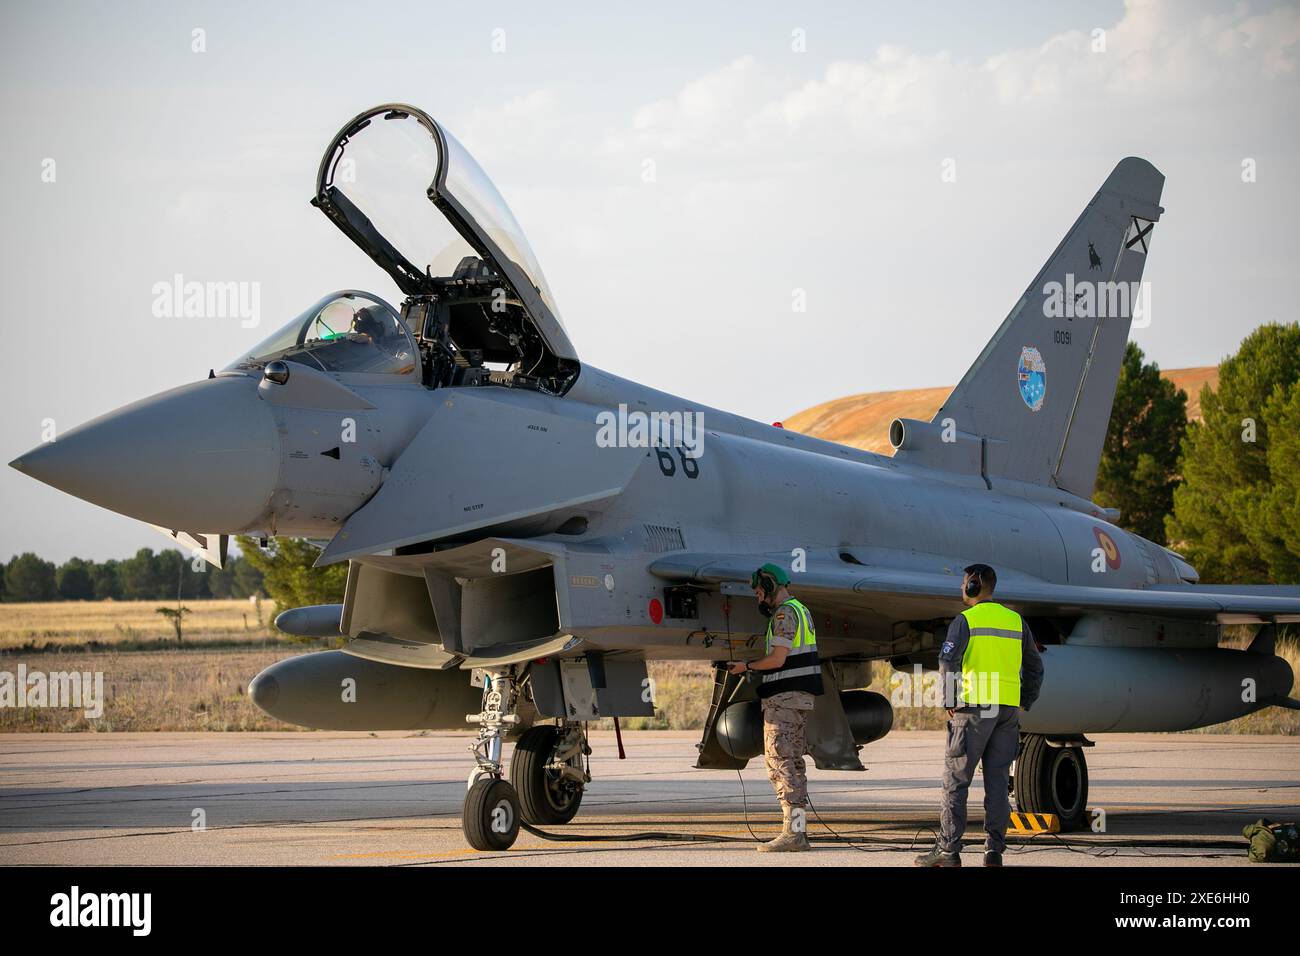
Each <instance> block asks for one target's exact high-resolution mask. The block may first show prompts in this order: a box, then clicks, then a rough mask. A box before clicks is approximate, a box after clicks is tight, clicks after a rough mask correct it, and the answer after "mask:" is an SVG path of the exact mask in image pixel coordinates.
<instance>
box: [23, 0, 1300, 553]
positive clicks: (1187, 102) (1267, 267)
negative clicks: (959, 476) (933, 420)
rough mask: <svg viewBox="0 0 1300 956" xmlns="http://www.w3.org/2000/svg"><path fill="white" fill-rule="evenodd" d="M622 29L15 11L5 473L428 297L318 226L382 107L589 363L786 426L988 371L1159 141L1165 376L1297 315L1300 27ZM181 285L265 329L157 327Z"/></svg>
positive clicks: (556, 17) (1175, 10)
mask: <svg viewBox="0 0 1300 956" xmlns="http://www.w3.org/2000/svg"><path fill="white" fill-rule="evenodd" d="M610 6H612V5H603V4H583V3H564V4H560V5H542V4H535V3H529V4H524V3H519V4H493V5H490V7H489V5H466V4H463V3H462V4H444V3H431V2H419V3H385V2H381V0H375V2H372V3H369V4H366V5H365V6H364V7H358V6H357V5H355V4H343V3H329V2H312V3H283V4H275V5H263V4H255V3H221V4H216V3H212V4H208V3H184V2H180V3H133V2H122V3H113V4H105V3H66V2H65V3H61V2H43V3H26V2H21V0H19V2H15V0H7V2H6V3H5V4H4V5H3V8H2V9H0V119H2V120H3V127H4V130H5V135H4V146H3V149H0V188H3V199H4V215H3V216H2V217H0V235H2V238H0V271H2V273H3V277H4V280H5V281H4V287H5V288H7V289H8V290H9V292H8V295H9V297H10V306H11V308H10V309H9V310H8V313H9V314H8V316H7V318H6V320H5V322H4V329H5V333H4V348H3V350H2V351H0V363H2V364H0V373H2V374H0V401H2V402H3V406H2V407H3V408H4V409H5V412H4V414H3V415H2V416H0V452H3V456H0V461H8V460H9V459H11V458H14V457H17V456H18V455H20V454H21V453H23V452H25V451H27V450H28V449H30V448H32V447H34V446H36V445H37V444H39V443H40V442H41V440H42V435H43V431H44V430H46V429H47V428H48V427H49V426H50V425H51V424H53V427H54V428H55V429H56V430H66V429H68V428H71V427H73V426H75V425H78V424H80V423H81V422H84V421H86V420H88V419H90V418H93V417H95V416H97V415H100V414H102V413H104V412H107V411H110V410H112V409H114V408H117V407H119V406H121V405H124V404H126V403H128V402H131V401H135V400H137V399H139V398H143V397H145V396H147V395H150V394H153V393H156V392H159V391H162V390H164V389H167V388H170V387H173V386H175V385H179V384H182V383H184V382H187V381H192V380H194V379H197V378H201V377H204V376H205V375H206V374H207V372H208V369H209V368H211V367H214V366H215V367H217V368H220V367H222V366H224V365H226V364H227V363H228V362H230V361H231V360H232V359H233V358H234V357H236V356H237V355H238V354H240V353H241V351H243V350H245V349H247V348H248V347H250V346H251V345H253V344H254V343H255V342H257V341H259V340H261V339H262V338H264V337H265V336H266V335H268V334H270V333H271V332H273V331H274V330H275V329H276V328H277V327H279V326H280V325H282V324H284V323H285V322H286V321H288V320H289V319H290V318H292V317H293V316H294V315H297V314H298V313H299V312H301V311H302V310H303V309H304V308H305V307H306V306H307V305H309V304H310V303H311V302H313V301H315V300H316V299H318V298H319V297H321V296H322V295H323V294H325V293H327V292H329V291H331V290H334V289H339V288H361V289H366V290H369V291H372V292H375V293H378V294H380V295H382V296H384V297H385V298H388V299H389V300H390V301H393V302H394V304H397V302H398V301H400V296H399V295H398V293H397V290H396V289H395V287H394V286H393V284H392V282H391V280H389V278H388V277H387V276H386V275H385V274H384V273H383V272H381V271H380V270H379V269H378V268H377V267H376V266H375V265H374V264H373V263H372V262H371V261H370V260H369V259H368V258H366V257H365V255H363V254H362V253H361V252H360V251H359V250H357V249H356V248H355V247H354V246H352V245H351V243H350V242H349V241H348V240H347V239H346V238H345V237H344V236H343V235H342V234H341V233H339V232H338V231H337V230H336V229H335V228H334V227H333V226H332V225H330V224H329V222H328V221H327V220H326V219H325V218H324V216H322V215H321V214H320V213H319V212H318V211H317V210H315V209H313V208H312V207H311V206H310V205H309V203H308V200H309V199H310V197H311V195H312V192H313V189H314V181H315V175H316V169H317V165H318V163H319V161H320V157H321V154H322V152H323V151H324V149H325V147H326V145H327V144H328V143H329V141H330V139H331V138H332V136H333V135H334V134H335V133H336V132H337V130H338V129H339V128H340V127H341V126H342V125H343V124H344V122H346V121H347V120H348V119H349V118H350V117H352V116H353V115H355V114H356V113H358V112H361V111H362V110H364V109H365V108H367V107H369V106H373V105H376V104H379V103H384V102H409V103H412V104H415V105H417V106H419V107H421V108H423V109H425V110H426V111H428V112H429V113H431V114H432V115H434V116H436V117H438V119H439V120H440V121H441V122H443V123H444V124H445V125H446V126H447V127H448V128H449V129H450V130H452V131H453V132H454V133H455V135H456V136H457V137H458V138H459V139H460V141H461V142H462V143H464V144H465V146H466V147H467V148H468V149H469V150H470V152H471V153H473V155H474V156H475V157H476V158H477V160H478V161H479V163H480V164H481V165H482V166H483V167H484V169H485V170H486V171H487V172H488V174H489V175H490V176H491V177H492V179H493V181H494V182H495V183H496V185H497V187H498V189H499V190H500V191H501V193H502V194H503V195H504V196H505V198H506V200H507V201H508V202H509V203H510V205H511V208H512V209H513V211H514V213H515V216H516V218H517V219H518V220H519V222H520V223H521V224H522V226H523V228H524V230H525V232H526V234H527V236H528V238H529V241H530V242H531V244H532V246H533V249H534V251H535V253H536V254H537V257H538V259H539V260H540V262H541V264H542V267H543V268H544V270H545V275H546V279H547V281H548V283H549V285H550V287H551V290H552V291H553V293H554V296H555V299H556V301H557V303H558V308H559V311H560V314H561V317H562V320H563V322H564V325H565V327H566V329H567V331H568V334H569V338H570V340H571V341H572V342H573V343H574V345H575V346H576V348H577V351H578V354H579V357H580V358H581V360H582V361H583V362H584V363H587V364H591V365H595V366H597V367H599V368H602V369H605V370H607V371H610V372H613V373H615V374H618V375H621V376H624V377H627V378H631V379H635V380H638V381H642V382H645V383H647V384H650V385H653V386H655V387H658V388H661V389H664V390H666V391H669V392H672V393H675V394H680V395H683V396H686V397H689V398H690V399H693V400H696V401H700V402H703V403H705V404H707V405H711V406H714V407H719V408H723V409H726V410H729V411H734V412H738V413H740V414H743V415H747V416H750V417H752V418H756V419H760V420H765V421H774V420H779V419H781V418H784V417H787V416H789V415H791V414H793V413H794V412H796V411H799V410H801V409H803V408H806V407H809V406H811V405H814V404H817V403H819V402H823V401H826V400H829V399H832V398H838V397H841V396H844V395H849V394H854V393H859V392H868V391H878V390H888V389H899V388H915V387H925V386H936V385H945V384H953V383H955V382H956V381H957V380H958V379H959V378H960V377H961V375H962V374H963V373H964V372H965V370H966V369H967V367H968V366H969V365H970V363H971V362H972V361H973V360H974V358H975V356H976V355H977V354H978V353H979V351H980V349H981V348H982V347H983V345H984V343H985V342H986V341H987V339H988V338H989V337H990V336H991V335H992V334H993V332H994V331H995V330H996V328H997V327H998V325H999V324H1000V323H1001V321H1002V320H1003V318H1004V317H1005V316H1006V314H1007V312H1008V311H1009V309H1010V308H1011V307H1012V305H1014V303H1015V301H1016V300H1017V299H1018V298H1019V296H1020V294H1021V293H1022V292H1023V291H1024V289H1025V288H1026V286H1027V285H1028V284H1029V283H1030V281H1031V280H1032V279H1033V277H1034V275H1035V273H1036V272H1037V270H1038V269H1039V268H1040V266H1041V265H1042V264H1043V262H1044V261H1045V260H1046V259H1047V257H1048V256H1049V254H1050V253H1051V251H1052V249H1053V248H1054V247H1055V245H1056V243H1057V242H1058V241H1059V240H1060V239H1061V237H1062V236H1063V235H1064V234H1065V232H1066V230H1067V229H1068V228H1069V227H1070V225H1071V224H1072V223H1073V221H1074V219H1075V217H1076V216H1077V215H1078V213H1079V212H1080V211H1081V210H1082V208H1083V207H1084V205H1086V203H1087V202H1088V201H1089V200H1090V199H1091V197H1092V195H1093V193H1094V192H1095V191H1096V189H1097V188H1098V186H1100V184H1101V183H1102V181H1103V180H1104V179H1105V177H1106V175H1107V174H1108V173H1109V171H1110V170H1111V169H1112V168H1113V167H1114V165H1115V163H1116V162H1118V161H1119V160H1120V159H1121V158H1123V157H1125V156H1130V155H1137V156H1143V157H1145V158H1147V159H1149V160H1150V161H1151V162H1153V163H1154V164H1155V165H1156V166H1157V167H1158V168H1159V169H1160V170H1161V171H1162V172H1163V173H1164V174H1165V176H1166V177H1167V178H1166V184H1165V192H1164V197H1163V200H1162V203H1163V205H1164V207H1165V209H1166V212H1165V215H1164V217H1163V218H1162V220H1161V222H1160V224H1159V226H1158V227H1157V229H1156V233H1155V235H1154V236H1153V241H1152V244H1151V253H1150V255H1149V257H1148V265H1147V269H1146V274H1145V276H1144V278H1145V279H1146V280H1147V281H1148V282H1149V283H1150V313H1151V321H1150V324H1149V326H1148V327H1146V328H1142V329H1135V330H1134V333H1133V338H1134V339H1135V340H1136V341H1137V342H1138V344H1139V345H1141V346H1142V348H1143V349H1144V350H1145V352H1146V354H1147V356H1148V358H1149V359H1150V360H1153V361H1156V362H1158V363H1159V364H1160V365H1161V366H1162V367H1165V368H1179V367H1185V366H1191V365H1207V364H1214V363H1216V362H1218V361H1219V360H1220V359H1221V358H1223V357H1224V356H1225V355H1228V354H1230V353H1232V352H1233V351H1235V349H1236V347H1237V344H1238V343H1239V342H1240V340H1241V339H1242V338H1243V337H1244V336H1245V335H1246V334H1247V333H1249V332H1250V331H1251V330H1252V329H1253V328H1255V327H1256V326H1258V325H1259V324H1261V323H1263V322H1269V321H1294V320H1295V319H1296V314H1295V313H1296V310H1295V306H1294V304H1293V303H1294V296H1293V294H1292V289H1291V282H1292V276H1294V275H1295V274H1296V267H1295V261H1296V252H1297V240H1296V238H1295V229H1296V226H1295V224H1296V223H1297V222H1298V221H1300V215H1298V214H1300V186H1298V184H1297V171H1298V170H1300V163H1298V162H1297V160H1298V159H1300V156H1298V155H1297V146H1298V142H1297V140H1298V138H1300V132H1298V131H1300V122H1297V120H1300V109H1298V108H1297V107H1298V106H1300V82H1298V78H1297V57H1298V56H1300V49H1298V47H1297V41H1298V40H1300V8H1297V6H1296V5H1295V4H1279V3H1255V2H1252V3H1209V2H1200V0H1180V2H1172V0H1130V2H1128V3H1120V2H1100V3H1097V2H1094V3H1075V2H1061V3H1041V2H1025V3H999V4H969V3H962V2H926V3H918V4H898V3H892V2H891V3H884V2H881V3H842V4H834V3H823V4H818V3H810V4H799V5H791V4H786V3H771V2H756V3H747V4H744V5H743V6H742V5H738V4H737V5H721V4H717V5H705V4H699V3H680V4H679V3H660V2H656V3H653V4H637V5H628V8H627V9H623V10H614V9H609V8H608V7H610ZM1243 168H1249V169H1250V170H1251V173H1252V174H1251V175H1249V176H1246V177H1243ZM945 173H946V174H947V175H945ZM1244 179H1246V180H1250V181H1243V180H1244ZM176 275H180V276H183V277H184V280H185V281H194V280H197V281H201V282H239V283H245V284H246V287H250V288H251V287H252V286H253V285H254V284H255V285H256V288H257V289H258V293H259V298H258V309H257V315H256V319H257V321H256V324H254V323H253V321H252V318H253V317H252V316H249V315H231V316H229V317H225V318H212V317H207V318H185V317H183V316H173V315H166V314H164V315H162V316H160V315H158V314H157V313H158V311H159V310H158V309H157V308H156V302H155V299H156V297H157V295H156V291H155V287H156V286H157V284H158V283H160V282H163V283H166V282H171V281H172V280H173V277H174V276H176ZM163 311H164V312H166V310H163ZM0 502H2V504H0V559H8V558H9V557H10V556H12V555H13V554H16V553H21V552H23V551H29V550H30V551H36V552H37V553H39V554H41V555H42V556H44V557H46V558H49V559H52V560H57V561H62V560H65V559H66V558H67V557H69V556H71V555H74V554H76V555H80V556H82V557H87V558H94V559H97V560H102V559H105V558H108V557H121V556H124V555H126V554H130V553H132V552H134V551H135V549H137V548H139V547H145V546H148V547H154V548H157V547H160V546H163V545H165V544H166V541H165V539H163V538H162V537H160V536H159V535H158V534H157V533H156V532H154V531H152V530H151V529H149V528H148V527H146V526H144V525H142V524H140V523H138V522H135V521H132V520H131V519H128V518H124V517H121V516H117V515H113V514H111V513H109V512H106V511H103V510H101V509H98V508H96V507H94V506H92V505H90V504H87V503H84V502H81V501H78V500H76V499H74V498H71V497H69V496H67V495H65V494H62V493H61V492H58V491H55V490H54V489H52V488H48V487H46V486H44V485H41V484H40V483H38V482H35V481H32V480H31V479H28V478H25V477H23V476H22V475H20V474H18V473H17V472H15V471H13V470H12V469H8V468H5V469H2V470H0Z"/></svg>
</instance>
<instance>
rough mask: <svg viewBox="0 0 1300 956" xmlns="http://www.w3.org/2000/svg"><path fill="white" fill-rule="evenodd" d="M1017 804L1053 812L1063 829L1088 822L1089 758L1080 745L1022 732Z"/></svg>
mask: <svg viewBox="0 0 1300 956" xmlns="http://www.w3.org/2000/svg"><path fill="white" fill-rule="evenodd" d="M1015 794H1016V808H1017V809H1018V810H1020V812H1022V813H1054V814H1056V816H1058V817H1059V818H1060V820H1061V830H1062V832H1069V831H1071V830H1081V829H1083V828H1084V827H1086V826H1087V822H1088V762H1087V760H1086V759H1085V757H1084V755H1083V748H1082V747H1053V746H1051V745H1050V744H1048V742H1047V738H1046V737H1044V736H1043V735H1042V734H1025V735H1024V736H1023V737H1021V740H1020V756H1019V757H1018V758H1017V760H1016V778H1015Z"/></svg>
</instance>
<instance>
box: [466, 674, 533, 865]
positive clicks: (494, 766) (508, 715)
mask: <svg viewBox="0 0 1300 956" xmlns="http://www.w3.org/2000/svg"><path fill="white" fill-rule="evenodd" d="M518 700H519V683H518V679H517V676H516V674H515V669H514V668H513V667H511V668H509V669H508V670H505V671H496V672H493V673H491V674H489V675H487V677H486V678H485V679H484V682H483V709H482V710H481V711H480V712H479V713H477V714H467V715H466V716H465V719H466V720H467V721H469V722H470V723H471V724H478V725H479V731H478V740H476V741H475V742H474V744H473V746H471V747H470V750H472V751H473V753H474V760H475V762H476V764H477V766H476V767H475V768H474V770H473V772H472V773H471V774H470V779H469V793H467V794H466V795H465V806H464V809H463V811H462V813H461V829H462V830H463V831H464V832H465V840H466V841H467V842H468V843H469V845H470V846H472V847H473V848H474V849H476V850H508V849H510V847H512V846H514V842H515V840H516V839H517V838H518V837H519V823H520V821H521V819H522V815H521V813H520V806H519V794H518V793H516V792H515V788H514V786H512V785H511V784H510V783H509V782H507V781H506V780H505V779H503V776H502V767H501V745H502V741H503V739H504V737H505V733H506V731H507V729H508V728H510V727H513V726H514V725H515V724H517V723H519V715H518V714H517V713H515V708H516V706H517V704H518Z"/></svg>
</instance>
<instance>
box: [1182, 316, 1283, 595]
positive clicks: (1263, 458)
mask: <svg viewBox="0 0 1300 956" xmlns="http://www.w3.org/2000/svg"><path fill="white" fill-rule="evenodd" d="M1297 381H1300V324H1297V323H1295V322H1292V323H1290V324H1288V325H1279V324H1275V323H1274V324H1269V325H1262V326H1260V327H1259V328H1257V329H1256V330H1255V331H1254V332H1252V333H1251V334H1250V335H1248V336H1247V337H1246V338H1245V340H1243V341H1242V343H1241V347H1240V348H1239V349H1238V350H1237V354H1236V355H1233V356H1229V357H1228V358H1226V359H1224V360H1223V362H1222V363H1220V365H1219V387H1218V390H1217V391H1211V390H1210V388H1209V387H1208V386H1207V387H1206V388H1204V389H1202V391H1201V413H1202V416H1203V421H1202V422H1199V423H1196V422H1194V423H1192V424H1191V425H1189V426H1188V429H1187V435H1186V437H1185V438H1184V439H1183V458H1182V476H1183V483H1182V484H1181V485H1180V486H1179V487H1178V488H1177V489H1176V490H1175V491H1174V511H1173V514H1172V515H1170V517H1169V518H1168V520H1167V521H1166V522H1165V529H1166V532H1167V533H1168V536H1169V540H1170V542H1171V543H1172V547H1174V548H1175V549H1176V550H1178V551H1181V552H1182V553H1184V554H1185V555H1186V556H1187V558H1188V560H1190V561H1191V562H1192V564H1194V565H1196V567H1197V569H1198V570H1199V571H1200V573H1201V577H1202V580H1204V581H1207V582H1231V583H1243V584H1246V583H1267V582H1274V583H1285V582H1291V581H1296V580H1300V539H1298V538H1297V537H1296V535H1295V533H1294V529H1293V525H1292V524H1291V523H1290V521H1291V520H1294V497H1293V498H1292V503H1291V509H1292V510H1290V511H1289V512H1288V511H1287V508H1286V507H1285V505H1286V502H1285V496H1286V493H1287V490H1288V489H1291V491H1292V493H1293V494H1294V489H1295V485H1294V475H1288V471H1289V470H1294V468H1295V467H1296V459H1295V458H1294V457H1292V458H1291V459H1290V460H1289V461H1288V460H1287V459H1286V454H1287V450H1288V449H1291V450H1292V451H1294V449H1295V445H1294V442H1295V428H1294V424H1293V423H1292V424H1288V422H1289V421H1291V420H1290V419H1289V417H1288V416H1290V415H1291V414H1293V413H1294V409H1293V404H1292V403H1293V402H1294V400H1295V399H1294V395H1293V394H1292V393H1293V391H1294V389H1295V384H1296V382H1297ZM1288 429H1289V431H1288ZM1275 442H1276V444H1277V446H1278V447H1277V448H1276V449H1274V443H1275ZM1288 515H1290V518H1288Z"/></svg>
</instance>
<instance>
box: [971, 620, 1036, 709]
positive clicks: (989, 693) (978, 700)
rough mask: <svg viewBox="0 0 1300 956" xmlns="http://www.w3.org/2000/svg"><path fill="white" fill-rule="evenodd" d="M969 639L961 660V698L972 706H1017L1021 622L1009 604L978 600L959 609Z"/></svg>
mask: <svg viewBox="0 0 1300 956" xmlns="http://www.w3.org/2000/svg"><path fill="white" fill-rule="evenodd" d="M961 616H962V617H964V618H966V623H967V625H969V626H970V641H969V642H968V643H967V644H966V653H965V654H963V655H962V659H961V687H962V691H961V699H962V701H963V702H964V703H965V704H967V705H969V706H974V707H985V706H988V705H990V704H1001V705H1003V706H1005V707H1019V706H1020V657H1021V649H1022V644H1021V640H1022V634H1023V630H1024V622H1023V621H1022V620H1021V618H1020V615H1019V614H1017V613H1016V612H1015V611H1013V610H1011V609H1010V608H1008V607H1003V606H1002V605H1001V604H995V603H994V602H992V601H981V602H980V603H979V604H976V605H975V606H974V607H968V608H967V609H966V610H964V611H962V612H961Z"/></svg>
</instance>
